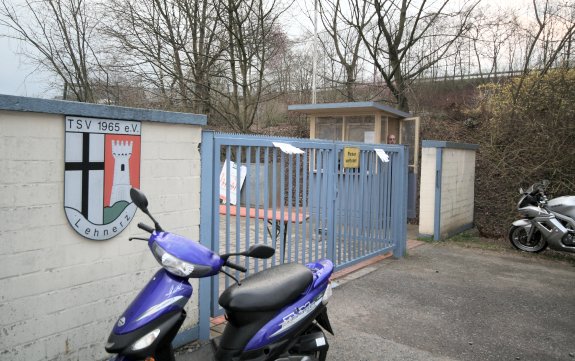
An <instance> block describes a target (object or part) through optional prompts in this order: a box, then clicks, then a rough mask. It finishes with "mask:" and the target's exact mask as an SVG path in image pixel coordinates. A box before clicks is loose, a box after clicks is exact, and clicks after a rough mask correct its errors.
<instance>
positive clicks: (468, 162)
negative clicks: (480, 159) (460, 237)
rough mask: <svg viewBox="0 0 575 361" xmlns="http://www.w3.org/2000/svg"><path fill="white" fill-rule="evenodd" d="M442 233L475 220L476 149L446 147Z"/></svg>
mask: <svg viewBox="0 0 575 361" xmlns="http://www.w3.org/2000/svg"><path fill="white" fill-rule="evenodd" d="M442 164H443V169H442V183H441V220H440V224H441V236H442V237H443V236H446V235H449V234H452V233H453V232H454V231H456V230H458V229H461V228H462V227H465V226H468V225H470V224H472V223H473V207H474V190H475V188H474V184H475V150H469V149H449V148H446V149H443V163H442Z"/></svg>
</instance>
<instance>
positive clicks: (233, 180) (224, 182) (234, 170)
mask: <svg viewBox="0 0 575 361" xmlns="http://www.w3.org/2000/svg"><path fill="white" fill-rule="evenodd" d="M227 162H228V161H227V160H226V161H225V162H224V165H223V167H222V171H221V172H220V199H221V200H223V201H224V202H226V195H227V190H226V188H227V186H228V178H229V184H230V185H229V186H230V199H229V202H230V204H233V205H236V204H237V202H238V200H237V192H238V189H237V188H238V185H237V182H238V165H237V164H236V163H234V162H232V161H230V176H229V177H228V176H227V173H226V172H227V170H228V164H227ZM247 171H248V169H247V167H246V166H245V165H242V166H240V190H241V189H242V186H243V185H244V180H245V179H246V173H247Z"/></svg>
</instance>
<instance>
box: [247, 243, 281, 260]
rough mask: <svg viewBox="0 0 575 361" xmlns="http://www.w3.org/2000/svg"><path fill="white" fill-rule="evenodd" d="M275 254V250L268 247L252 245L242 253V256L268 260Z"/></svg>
mask: <svg viewBox="0 0 575 361" xmlns="http://www.w3.org/2000/svg"><path fill="white" fill-rule="evenodd" d="M275 252H276V250H275V249H273V248H272V247H270V246H266V245H263V244H254V245H253V246H251V247H250V248H249V249H248V250H247V251H246V252H245V253H244V255H245V256H248V257H253V258H270V257H271V256H273V255H274V253H275Z"/></svg>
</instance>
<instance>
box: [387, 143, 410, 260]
mask: <svg viewBox="0 0 575 361" xmlns="http://www.w3.org/2000/svg"><path fill="white" fill-rule="evenodd" d="M408 152H409V150H408V148H407V146H403V147H402V149H401V151H400V152H399V153H398V162H397V163H396V164H393V165H392V169H393V176H392V187H391V192H392V202H391V209H392V212H393V219H394V221H393V225H394V226H393V228H394V232H393V238H394V241H395V245H394V247H393V257H394V258H402V257H403V256H405V250H406V248H407V244H406V243H407V167H408V164H407V160H408V159H409V154H408Z"/></svg>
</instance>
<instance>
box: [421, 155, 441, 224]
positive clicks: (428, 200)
mask: <svg viewBox="0 0 575 361" xmlns="http://www.w3.org/2000/svg"><path fill="white" fill-rule="evenodd" d="M436 153H437V149H436V148H423V149H422V150H421V183H420V186H419V234H421V235H433V229H434V228H433V227H434V219H435V218H434V217H435V175H436Z"/></svg>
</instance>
